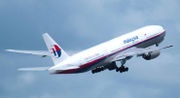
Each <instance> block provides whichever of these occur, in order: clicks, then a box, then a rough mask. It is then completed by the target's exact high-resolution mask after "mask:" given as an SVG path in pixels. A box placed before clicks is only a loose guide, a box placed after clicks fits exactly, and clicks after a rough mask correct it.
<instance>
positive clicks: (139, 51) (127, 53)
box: [112, 45, 173, 61]
mask: <svg viewBox="0 0 180 98" xmlns="http://www.w3.org/2000/svg"><path fill="white" fill-rule="evenodd" d="M171 47H173V45H169V46H165V47H160V48H159V47H154V46H152V47H147V48H136V47H134V48H131V49H129V50H127V51H125V52H122V53H121V54H119V55H118V56H116V57H114V58H113V59H112V61H118V60H122V59H126V58H127V57H132V56H135V55H137V56H142V55H143V54H145V53H149V52H152V51H156V50H162V49H167V48H171Z"/></svg>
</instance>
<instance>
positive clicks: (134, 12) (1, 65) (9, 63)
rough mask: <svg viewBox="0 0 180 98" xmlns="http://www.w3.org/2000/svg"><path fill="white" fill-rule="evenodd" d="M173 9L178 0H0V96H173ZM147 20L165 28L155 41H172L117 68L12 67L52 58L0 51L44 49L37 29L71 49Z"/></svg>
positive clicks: (179, 18)
mask: <svg viewBox="0 0 180 98" xmlns="http://www.w3.org/2000/svg"><path fill="white" fill-rule="evenodd" d="M179 11H180V1H179V0H0V45H1V47H0V98H100V97H101V98H172V97H173V98H178V97H180V94H179V91H180V77H179V75H180V65H179V64H180V61H179V58H180V51H179V50H180V45H179V36H180V13H179ZM151 24H156V25H162V26H163V27H164V29H166V31H167V34H166V38H165V40H164V41H163V43H162V44H161V45H160V46H164V45H167V44H173V45H174V47H173V48H171V49H167V50H163V51H162V52H161V55H160V56H159V57H158V58H156V59H154V60H151V61H145V60H143V59H142V58H136V57H134V58H133V59H132V60H130V61H129V62H127V63H126V66H128V67H129V69H130V70H129V71H128V72H126V73H122V74H120V73H116V72H115V71H104V72H101V73H97V74H94V75H92V74H91V72H87V73H82V74H75V75H49V74H48V72H18V71H17V68H20V67H37V66H52V65H53V63H52V61H51V59H50V58H41V57H38V56H32V55H24V54H15V53H7V52H5V51H4V49H7V48H14V49H32V50H46V49H47V48H46V46H45V44H44V41H43V40H42V36H41V35H42V34H43V33H45V32H48V33H49V34H50V35H51V36H52V37H53V38H54V39H55V40H56V41H57V42H58V43H59V44H60V45H61V47H63V49H64V50H66V51H67V52H68V53H75V52H77V51H81V50H83V49H87V48H89V47H91V46H93V45H96V44H99V43H101V42H103V41H107V40H110V39H112V38H114V37H117V36H120V35H122V34H125V33H127V32H130V31H132V30H134V29H137V28H140V27H142V26H146V25H151Z"/></svg>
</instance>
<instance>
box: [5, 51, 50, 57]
mask: <svg viewBox="0 0 180 98" xmlns="http://www.w3.org/2000/svg"><path fill="white" fill-rule="evenodd" d="M6 51H8V52H15V53H24V54H32V55H40V56H43V57H45V56H50V55H51V54H50V53H49V52H48V51H41V50H39V51H34V50H14V49H6Z"/></svg>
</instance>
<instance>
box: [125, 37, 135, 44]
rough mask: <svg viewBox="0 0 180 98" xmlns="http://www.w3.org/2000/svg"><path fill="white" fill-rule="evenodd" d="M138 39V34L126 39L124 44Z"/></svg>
mask: <svg viewBox="0 0 180 98" xmlns="http://www.w3.org/2000/svg"><path fill="white" fill-rule="evenodd" d="M137 39H138V36H134V37H132V38H128V39H126V40H124V41H123V42H124V44H127V43H130V42H134V41H135V40H137Z"/></svg>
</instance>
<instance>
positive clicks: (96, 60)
mask: <svg viewBox="0 0 180 98" xmlns="http://www.w3.org/2000/svg"><path fill="white" fill-rule="evenodd" d="M165 34H166V31H165V29H164V28H163V27H162V26H160V25H148V26H144V27H142V28H139V29H137V30H135V31H132V32H130V33H127V34H124V35H122V36H119V37H117V38H114V39H112V40H109V41H107V42H104V43H101V44H99V45H96V46H94V47H91V48H89V49H86V50H84V51H82V52H79V53H76V54H74V55H72V56H69V55H68V54H67V53H66V52H65V51H64V50H63V49H62V48H61V47H60V46H59V45H58V44H57V43H56V42H55V41H54V40H53V39H52V38H51V37H50V36H49V35H48V33H44V34H43V35H42V36H43V39H44V41H45V43H46V46H47V48H48V50H49V51H30V50H14V49H6V51H8V52H16V53H25V54H33V55H40V56H42V57H46V56H49V57H51V58H52V60H53V63H54V66H52V67H35V68H19V69H18V70H20V71H48V72H49V73H50V74H75V73H83V72H88V71H91V72H92V73H93V74H94V73H98V72H101V71H104V70H110V71H111V70H115V71H116V72H120V73H123V72H127V71H128V70H129V68H128V67H126V66H124V65H125V63H126V62H127V61H128V60H130V59H131V58H132V57H133V56H137V57H142V58H144V59H145V60H151V59H154V58H156V57H158V56H159V55H160V51H161V50H163V49H167V48H170V47H173V45H167V46H164V47H159V44H160V43H161V42H162V41H163V40H164V37H165ZM117 62H120V66H118V64H117Z"/></svg>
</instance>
